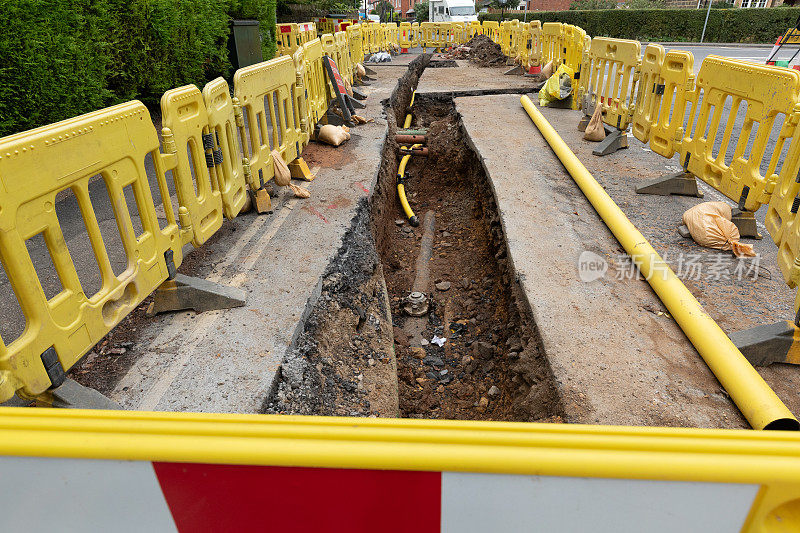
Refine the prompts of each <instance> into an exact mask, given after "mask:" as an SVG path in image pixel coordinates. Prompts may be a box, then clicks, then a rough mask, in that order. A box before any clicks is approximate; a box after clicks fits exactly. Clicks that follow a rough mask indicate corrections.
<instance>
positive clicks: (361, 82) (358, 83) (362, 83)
mask: <svg viewBox="0 0 800 533" xmlns="http://www.w3.org/2000/svg"><path fill="white" fill-rule="evenodd" d="M365 79H366V78H365ZM353 86H354V87H369V83H367V82H365V81H364V80H355V81H354V82H353Z"/></svg>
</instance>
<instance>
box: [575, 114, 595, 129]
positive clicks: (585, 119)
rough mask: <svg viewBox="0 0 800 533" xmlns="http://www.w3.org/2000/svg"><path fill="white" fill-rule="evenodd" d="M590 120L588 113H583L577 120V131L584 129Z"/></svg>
mask: <svg viewBox="0 0 800 533" xmlns="http://www.w3.org/2000/svg"><path fill="white" fill-rule="evenodd" d="M590 120H592V117H590V116H589V115H583V118H582V119H581V121H580V122H578V131H586V126H588V125H589V121H590Z"/></svg>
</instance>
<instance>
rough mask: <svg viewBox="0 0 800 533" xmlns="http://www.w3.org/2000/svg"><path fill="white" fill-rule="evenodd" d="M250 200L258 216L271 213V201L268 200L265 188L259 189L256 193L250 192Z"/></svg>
mask: <svg viewBox="0 0 800 533" xmlns="http://www.w3.org/2000/svg"><path fill="white" fill-rule="evenodd" d="M250 199H251V201H252V203H253V207H254V208H255V210H256V213H258V214H259V215H263V214H265V213H272V200H270V198H269V192H268V191H267V189H266V188H264V187H261V188H260V189H258V190H257V191H250Z"/></svg>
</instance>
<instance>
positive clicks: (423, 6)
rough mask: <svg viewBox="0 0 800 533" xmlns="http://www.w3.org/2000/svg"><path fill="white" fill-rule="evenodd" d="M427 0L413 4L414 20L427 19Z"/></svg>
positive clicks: (421, 20)
mask: <svg viewBox="0 0 800 533" xmlns="http://www.w3.org/2000/svg"><path fill="white" fill-rule="evenodd" d="M428 8H429V5H428V0H425V1H424V2H420V3H418V4H415V5H414V20H416V21H417V22H427V21H428Z"/></svg>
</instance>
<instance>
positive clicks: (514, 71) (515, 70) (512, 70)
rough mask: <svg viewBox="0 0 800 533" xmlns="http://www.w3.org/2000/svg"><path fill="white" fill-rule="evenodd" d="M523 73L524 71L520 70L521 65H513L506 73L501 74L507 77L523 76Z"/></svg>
mask: <svg viewBox="0 0 800 533" xmlns="http://www.w3.org/2000/svg"><path fill="white" fill-rule="evenodd" d="M524 72H525V71H524V70H522V65H515V66H513V67H511V68H510V69H508V70H507V71H505V72H503V74H505V75H507V76H508V75H511V74H524Z"/></svg>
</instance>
